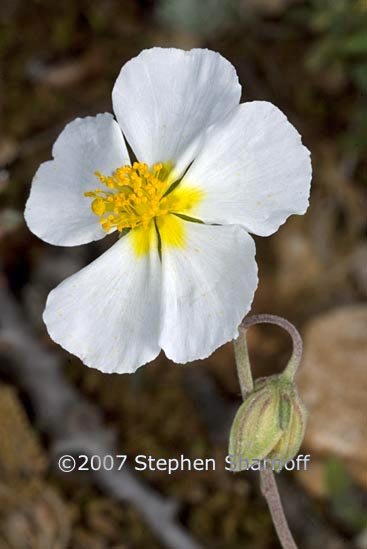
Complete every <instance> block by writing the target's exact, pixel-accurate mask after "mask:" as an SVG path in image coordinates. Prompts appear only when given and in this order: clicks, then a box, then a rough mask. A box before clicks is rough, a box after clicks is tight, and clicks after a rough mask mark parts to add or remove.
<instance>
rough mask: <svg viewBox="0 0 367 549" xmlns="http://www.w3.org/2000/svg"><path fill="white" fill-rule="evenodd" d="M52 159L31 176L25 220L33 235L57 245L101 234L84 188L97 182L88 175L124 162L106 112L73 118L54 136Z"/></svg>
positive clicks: (119, 136)
mask: <svg viewBox="0 0 367 549" xmlns="http://www.w3.org/2000/svg"><path fill="white" fill-rule="evenodd" d="M52 154H53V157H54V160H50V161H48V162H44V163H43V164H41V166H40V167H39V169H38V171H37V173H36V175H35V176H34V179H33V183H32V188H31V194H30V196H29V199H28V201H27V205H26V210H25V214H24V215H25V219H26V222H27V224H28V226H29V228H30V230H31V231H32V232H33V233H35V234H36V235H37V236H39V237H40V238H42V240H45V241H46V242H50V243H51V244H58V245H61V246H76V245H78V244H85V243H87V242H91V241H92V240H98V239H100V238H103V237H104V236H105V235H106V232H105V231H104V230H103V229H102V228H101V226H100V223H99V221H98V217H97V216H96V215H94V214H93V212H92V210H91V207H90V205H91V199H90V198H86V197H85V196H84V192H85V191H94V190H95V189H96V188H98V187H100V186H101V183H100V181H99V179H98V178H97V177H96V176H95V175H94V172H95V171H97V170H98V171H100V172H101V173H103V174H104V175H110V174H111V173H112V172H113V171H114V170H115V169H116V168H118V167H119V166H123V165H124V164H129V163H130V160H129V155H128V152H127V149H126V145H125V142H124V138H123V136H122V133H121V130H120V128H119V126H118V124H117V122H116V121H115V120H114V119H113V117H112V115H111V114H108V113H104V114H99V115H97V116H96V117H87V118H77V119H76V120H74V121H73V122H70V124H67V126H66V127H65V128H64V130H63V131H62V132H61V134H60V135H59V137H58V138H57V140H56V142H55V144H54V146H53V149H52Z"/></svg>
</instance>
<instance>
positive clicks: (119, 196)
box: [84, 162, 173, 232]
mask: <svg viewBox="0 0 367 549" xmlns="http://www.w3.org/2000/svg"><path fill="white" fill-rule="evenodd" d="M166 171H167V170H165V169H164V166H163V164H162V163H158V164H155V165H154V166H153V167H152V168H151V169H149V167H148V165H147V164H144V163H143V162H134V164H133V165H132V166H122V167H121V168H117V170H115V171H114V172H113V174H112V175H111V176H108V177H106V176H104V175H102V174H101V173H100V172H95V175H96V176H97V177H98V178H99V180H100V181H101V183H103V185H104V186H105V188H101V189H96V190H95V191H90V192H86V193H84V195H85V196H88V197H92V198H94V200H93V202H92V204H91V208H92V210H93V212H94V213H95V214H96V215H97V216H98V217H99V218H100V223H101V225H102V227H103V229H104V230H105V231H107V232H109V231H110V230H111V229H117V230H118V231H122V230H124V229H134V228H136V227H140V226H143V227H147V226H148V225H149V223H150V221H151V220H152V219H153V218H155V217H158V216H161V215H165V214H167V213H168V212H169V209H171V207H172V206H173V204H171V202H172V199H171V198H168V197H164V193H165V192H166V191H167V187H168V184H167V180H166V176H167V173H166Z"/></svg>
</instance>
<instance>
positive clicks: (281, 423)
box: [229, 376, 307, 470]
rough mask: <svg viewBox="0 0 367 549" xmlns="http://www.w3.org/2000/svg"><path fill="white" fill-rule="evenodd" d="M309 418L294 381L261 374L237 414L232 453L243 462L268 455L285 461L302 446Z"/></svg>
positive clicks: (230, 445)
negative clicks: (261, 376)
mask: <svg viewBox="0 0 367 549" xmlns="http://www.w3.org/2000/svg"><path fill="white" fill-rule="evenodd" d="M306 418H307V412H306V410H305V407H304V405H303V403H302V401H301V399H300V397H299V396H298V392H297V388H296V386H295V384H294V383H293V382H292V381H289V380H286V379H284V378H283V377H282V376H272V377H269V378H260V379H258V380H257V381H256V383H255V387H254V390H253V391H252V392H251V393H250V394H249V395H248V397H247V398H246V400H245V401H244V402H243V404H242V405H241V406H240V408H239V410H238V412H237V414H236V416H235V418H234V421H233V425H232V429H231V434H230V439H229V454H230V455H232V456H236V457H237V458H242V459H241V460H239V462H240V463H244V462H248V463H250V462H251V461H252V460H264V459H265V458H268V459H273V460H276V459H277V460H281V461H282V463H285V462H286V461H287V460H288V459H292V458H293V457H294V456H295V455H296V454H297V452H298V450H299V448H300V446H301V443H302V440H303V435H304V431H305V426H306ZM243 468H245V467H243ZM280 468H281V466H280V464H279V465H278V466H277V465H275V466H274V469H275V470H279V469H280Z"/></svg>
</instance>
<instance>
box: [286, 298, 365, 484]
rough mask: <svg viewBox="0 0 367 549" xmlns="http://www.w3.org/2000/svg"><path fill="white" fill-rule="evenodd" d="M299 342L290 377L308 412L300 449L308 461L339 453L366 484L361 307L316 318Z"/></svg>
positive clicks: (362, 320)
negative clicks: (299, 356)
mask: <svg viewBox="0 0 367 549" xmlns="http://www.w3.org/2000/svg"><path fill="white" fill-rule="evenodd" d="M304 343H305V351H304V358H303V361H302V366H301V368H300V371H299V373H298V375H297V378H296V381H297V383H298V386H299V390H300V394H301V395H302V398H303V400H304V402H305V404H306V407H307V409H308V411H309V419H308V425H307V429H306V434H305V439H304V445H303V450H307V452H308V453H310V454H311V460H312V458H314V459H315V460H320V459H324V458H325V459H327V458H330V457H335V456H336V457H338V458H340V459H341V460H343V461H344V462H345V464H346V465H347V467H348V469H349V470H350V472H351V474H352V475H353V476H354V477H355V478H356V479H357V480H358V481H359V482H360V483H361V484H364V485H366V486H367V472H366V471H367V360H366V358H367V306H366V305H353V306H347V307H342V308H339V309H336V310H333V311H331V312H328V313H326V314H323V315H321V316H319V317H317V318H316V319H315V320H313V321H312V322H311V323H310V324H309V325H308V327H307V328H306V331H305V337H304ZM304 477H306V475H304ZM303 480H305V479H303Z"/></svg>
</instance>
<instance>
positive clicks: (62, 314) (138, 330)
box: [43, 224, 161, 373]
mask: <svg viewBox="0 0 367 549" xmlns="http://www.w3.org/2000/svg"><path fill="white" fill-rule="evenodd" d="M152 227H153V232H152V235H151V238H152V240H154V239H155V240H154V242H151V243H152V246H151V251H150V253H148V254H145V255H141V256H139V257H137V256H136V254H135V252H134V246H133V238H132V232H130V233H129V234H127V235H126V236H124V237H123V238H121V239H120V240H119V241H118V242H117V243H116V244H114V246H112V247H111V248H110V249H109V250H108V251H107V252H105V253H104V254H103V255H102V256H100V257H99V258H98V259H97V260H96V261H94V262H93V263H91V264H90V265H88V266H87V267H85V268H84V269H82V270H81V271H79V272H78V273H76V274H75V275H73V276H71V277H69V278H67V279H66V280H64V281H63V282H62V283H61V284H60V285H59V286H57V288H55V289H54V290H53V291H52V292H51V293H50V295H49V296H48V299H47V304H46V309H45V312H44V316H43V318H44V321H45V323H46V325H47V329H48V332H49V334H50V336H51V338H52V339H53V340H54V341H56V342H57V343H59V344H60V345H61V346H62V347H64V349H67V350H68V351H69V352H70V353H72V354H74V355H76V356H78V357H79V358H80V359H81V360H82V361H83V362H84V363H85V364H86V365H87V366H91V367H92V368H97V369H98V370H101V371H102V372H106V373H112V372H117V373H131V372H134V371H135V370H136V369H137V368H138V367H139V366H141V365H143V364H145V363H146V362H149V361H150V360H153V358H155V357H156V356H157V355H158V354H159V352H160V347H159V345H158V338H159V318H160V299H161V297H160V296H161V263H160V259H159V255H158V243H157V235H156V231H155V229H154V225H153V224H152Z"/></svg>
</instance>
